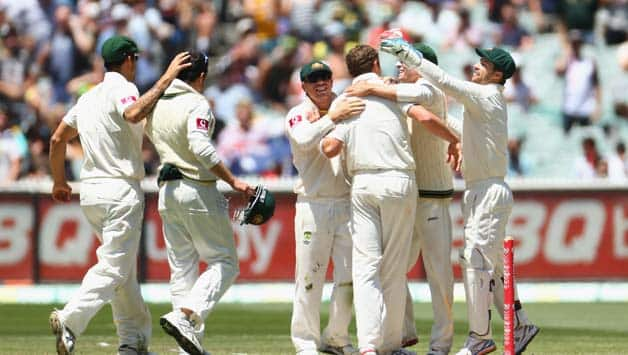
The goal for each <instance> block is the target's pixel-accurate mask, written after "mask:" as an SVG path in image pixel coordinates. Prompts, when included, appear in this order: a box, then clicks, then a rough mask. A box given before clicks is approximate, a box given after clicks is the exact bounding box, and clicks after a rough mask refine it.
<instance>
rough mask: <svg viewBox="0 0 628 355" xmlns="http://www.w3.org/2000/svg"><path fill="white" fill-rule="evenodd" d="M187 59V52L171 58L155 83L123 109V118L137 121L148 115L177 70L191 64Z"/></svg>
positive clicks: (174, 76) (188, 55)
mask: <svg viewBox="0 0 628 355" xmlns="http://www.w3.org/2000/svg"><path fill="white" fill-rule="evenodd" d="M189 59H190V54H189V53H188V52H181V53H179V54H177V55H176V56H175V57H174V59H172V62H170V65H169V66H168V69H166V72H165V73H164V75H162V76H161V78H159V80H157V82H156V83H155V85H153V87H152V88H150V90H148V91H147V92H146V93H145V94H144V95H142V96H140V98H139V99H138V100H137V101H136V102H134V103H133V104H132V105H130V106H129V107H127V108H126V109H125V110H124V114H123V116H124V119H125V120H127V121H129V122H132V123H137V122H139V121H141V120H143V119H144V118H145V117H146V116H148V114H149V113H150V112H151V111H152V110H153V107H155V104H156V103H157V100H159V98H160V97H161V95H163V93H164V91H166V89H167V88H168V86H170V83H172V81H173V80H174V79H175V78H176V77H177V75H179V72H180V71H181V70H183V69H185V68H187V67H189V66H190V65H192V63H190V61H189Z"/></svg>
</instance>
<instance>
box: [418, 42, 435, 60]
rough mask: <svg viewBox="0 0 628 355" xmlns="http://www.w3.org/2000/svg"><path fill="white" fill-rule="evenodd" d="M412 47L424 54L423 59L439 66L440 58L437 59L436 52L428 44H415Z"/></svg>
mask: <svg viewBox="0 0 628 355" xmlns="http://www.w3.org/2000/svg"><path fill="white" fill-rule="evenodd" d="M412 47H414V49H416V50H417V51H419V52H421V54H423V58H425V59H427V60H429V61H430V62H432V63H434V64H436V65H438V58H437V57H436V52H434V49H432V47H430V46H428V45H427V44H423V43H419V42H417V43H415V44H413V45H412Z"/></svg>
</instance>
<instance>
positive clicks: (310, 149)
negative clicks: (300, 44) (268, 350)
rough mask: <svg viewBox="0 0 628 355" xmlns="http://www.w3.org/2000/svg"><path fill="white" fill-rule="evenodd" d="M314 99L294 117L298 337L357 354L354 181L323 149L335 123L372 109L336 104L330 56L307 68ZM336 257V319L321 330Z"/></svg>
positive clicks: (304, 78) (313, 347)
mask: <svg viewBox="0 0 628 355" xmlns="http://www.w3.org/2000/svg"><path fill="white" fill-rule="evenodd" d="M300 77H301V83H302V84H301V85H302V87H303V91H304V92H305V94H306V95H307V98H306V99H305V100H304V101H303V102H302V103H300V104H299V105H297V106H295V107H293V108H292V109H291V110H290V111H289V112H288V115H287V116H286V124H285V129H286V135H287V136H288V139H289V141H290V147H291V150H292V156H293V162H294V166H295V167H296V168H297V171H298V172H299V178H298V179H297V182H296V184H295V189H294V191H295V193H296V194H297V203H296V215H295V218H294V230H295V244H296V268H295V295H294V303H293V310H292V324H291V327H290V328H291V331H290V333H291V336H292V343H293V344H294V347H295V349H296V352H297V354H303V355H305V354H313V355H316V354H318V351H317V349H318V350H319V351H321V352H325V353H330V354H337V355H343V354H353V353H355V352H356V350H355V349H354V348H353V346H351V339H350V338H349V324H350V323H351V315H352V312H351V310H352V304H353V288H352V287H353V284H352V282H351V248H352V246H351V233H350V231H349V220H350V201H349V192H350V190H349V184H348V183H347V181H346V178H345V176H344V174H343V172H342V169H340V162H339V158H338V157H336V158H332V159H327V158H326V157H325V156H324V155H323V154H321V152H320V150H319V149H318V145H319V143H320V140H321V139H322V138H323V136H324V135H325V134H327V133H328V132H329V131H331V130H332V129H333V128H334V126H335V122H338V121H339V120H342V119H344V118H347V117H350V116H353V115H356V114H358V113H360V112H362V110H363V109H364V103H363V102H362V100H360V99H358V98H347V99H345V100H343V101H341V102H339V103H338V104H337V105H336V106H335V109H334V110H331V111H328V110H329V107H330V106H331V103H332V101H333V100H334V99H335V97H336V94H334V93H333V92H332V90H331V88H332V83H333V81H332V72H331V69H330V68H329V66H328V65H327V64H325V63H324V62H322V61H312V62H310V63H308V64H306V65H304V66H303V67H302V68H301V72H300ZM330 256H331V258H332V259H333V263H334V274H333V275H334V289H333V291H332V295H331V303H330V306H329V323H328V325H327V328H325V330H324V331H323V336H322V339H321V336H320V314H319V309H320V303H321V296H322V292H323V286H324V284H325V274H326V273H327V265H328V263H329V258H330Z"/></svg>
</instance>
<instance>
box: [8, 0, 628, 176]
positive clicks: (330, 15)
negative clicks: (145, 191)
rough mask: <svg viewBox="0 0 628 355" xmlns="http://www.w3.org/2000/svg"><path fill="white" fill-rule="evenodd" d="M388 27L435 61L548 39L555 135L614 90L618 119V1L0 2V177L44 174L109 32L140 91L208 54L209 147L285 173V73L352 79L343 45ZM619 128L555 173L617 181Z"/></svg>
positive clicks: (524, 99) (288, 93)
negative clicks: (132, 51)
mask: <svg viewBox="0 0 628 355" xmlns="http://www.w3.org/2000/svg"><path fill="white" fill-rule="evenodd" d="M478 9H480V10H478ZM521 19H529V21H521ZM390 28H400V29H401V30H402V31H403V34H404V37H406V38H407V39H408V40H411V41H424V42H426V43H428V44H430V45H432V46H433V47H434V48H436V49H437V52H438V55H439V57H440V56H441V54H443V55H446V54H448V53H449V54H451V55H454V56H455V55H456V54H457V53H469V52H471V53H472V48H473V47H477V46H495V45H499V46H505V47H508V48H510V49H512V50H513V51H514V52H515V53H517V55H525V53H526V51H528V50H529V48H532V47H533V46H534V43H535V41H536V39H537V38H539V36H543V35H545V34H548V33H549V34H552V35H555V36H557V37H559V39H560V42H559V43H560V44H561V50H560V51H561V53H562V55H561V56H560V58H557V61H556V63H551V64H549V65H548V66H547V73H546V75H547V76H552V77H556V78H561V80H562V81H563V85H564V90H563V94H562V95H563V100H562V102H561V103H556V105H559V106H560V115H561V117H560V121H561V122H562V127H561V128H562V130H563V131H564V134H569V132H570V130H571V129H572V127H574V126H588V125H598V124H600V123H599V122H601V121H600V116H601V115H602V114H603V111H602V109H601V108H602V107H601V105H602V98H603V95H610V96H612V97H613V98H612V105H613V111H612V115H613V119H617V120H623V121H627V122H628V108H627V101H628V95H626V92H628V74H627V73H628V43H627V42H626V40H627V36H626V30H627V28H628V2H627V0H491V1H488V2H483V1H480V0H425V1H402V0H380V1H376V0H347V1H337V0H332V1H321V0H213V1H212V0H124V1H122V0H102V1H94V0H19V1H17V0H0V185H7V184H10V183H11V182H12V181H15V180H17V179H20V178H46V177H48V176H49V166H48V140H49V137H50V134H51V132H52V131H53V130H54V128H55V127H56V125H57V124H58V122H59V121H60V120H61V118H62V117H63V115H64V114H65V112H66V111H67V110H68V108H69V107H71V105H72V104H73V103H74V102H75V101H76V99H77V98H78V97H79V96H80V95H81V94H83V93H85V92H86V91H87V90H89V89H90V88H91V87H93V86H94V85H95V84H97V83H98V82H100V81H101V80H102V78H103V75H104V68H103V63H102V61H101V59H100V53H99V50H100V47H101V45H102V43H103V42H104V41H105V40H106V39H107V38H108V37H110V36H111V35H113V34H124V35H127V36H129V37H131V38H132V39H134V40H135V41H136V43H138V45H139V47H140V49H141V54H140V57H139V61H138V69H137V76H136V84H137V86H138V88H139V90H140V92H143V91H145V90H147V89H148V88H150V87H151V86H152V84H153V83H154V82H155V81H156V80H157V79H158V78H159V76H160V75H161V73H162V72H163V70H164V69H165V66H166V65H167V63H169V61H170V59H171V58H172V57H173V56H174V55H175V54H176V53H178V52H180V51H183V50H196V51H202V52H205V53H207V54H208V55H209V56H210V58H211V60H210V80H208V84H207V85H208V87H207V88H206V90H205V91H204V94H205V96H206V97H207V98H208V100H209V101H210V103H211V104H212V107H213V111H214V113H215V116H216V118H217V124H216V130H215V132H214V137H213V139H214V141H215V144H216V147H217V149H218V152H219V154H220V156H221V157H222V158H223V159H224V161H225V163H226V164H227V165H228V166H229V167H230V168H231V169H232V170H233V171H234V172H235V173H237V174H240V175H259V176H264V177H268V178H272V177H282V176H293V175H294V174H295V171H294V168H293V166H292V162H291V156H290V150H289V146H288V143H287V140H286V137H285V136H284V115H285V114H286V112H287V111H288V109H289V108H290V107H292V106H294V105H296V104H297V103H299V102H300V101H301V100H302V99H303V97H304V94H303V91H302V89H301V83H300V81H299V76H298V70H299V69H300V67H301V66H302V65H303V64H305V63H307V62H309V61H310V60H312V59H314V58H316V59H323V60H325V61H326V62H327V63H329V65H330V67H331V68H332V70H333V73H334V76H333V79H334V91H335V92H336V93H340V92H341V91H342V90H343V89H344V88H345V87H346V86H347V85H348V84H349V83H350V80H351V79H350V75H349V73H348V71H347V68H346V66H345V63H344V54H345V53H346V51H347V50H348V49H350V48H351V46H353V45H354V44H356V43H368V44H371V45H373V46H375V47H376V48H377V46H378V42H379V35H380V34H381V33H382V32H383V31H385V30H387V29H390ZM598 45H603V46H605V47H608V48H612V50H613V53H617V54H616V55H617V61H614V63H616V65H618V66H619V67H620V72H621V73H622V75H621V76H620V77H619V78H617V80H616V81H615V82H614V83H612V87H611V84H610V83H603V82H601V80H600V75H599V71H600V70H604V68H600V67H599V66H598V65H597V64H596V60H595V58H592V57H591V56H587V55H586V53H583V51H582V50H581V48H583V46H598ZM517 58H518V57H517ZM517 58H515V59H517ZM382 63H383V64H386V60H384V58H382ZM388 65H389V67H390V68H394V62H392V63H388ZM459 69H460V75H459V76H460V77H463V75H470V71H471V70H472V68H471V66H470V65H469V64H465V63H463V65H461V67H460V68H459ZM393 70H394V69H393ZM523 70H525V67H524V66H523V65H520V66H519V70H518V72H517V73H516V74H515V75H514V76H513V78H512V79H511V80H509V82H508V83H507V86H506V89H505V93H506V95H507V97H508V99H509V100H510V102H511V105H512V106H513V107H515V106H516V107H517V108H516V110H519V111H522V112H526V111H528V110H531V109H532V108H533V107H534V106H535V105H537V104H538V102H539V101H540V100H542V99H543V98H540V97H537V96H536V95H535V92H534V87H533V86H532V85H530V84H529V83H527V82H526V80H525V78H526V76H525V75H524V74H525V72H522V71H523ZM389 75H394V71H393V72H389ZM452 110H454V111H455V104H454V103H452ZM609 129H612V125H611V128H609ZM627 138H628V137H622V136H621V135H619V136H617V135H616V136H615V137H614V138H613V142H612V144H613V145H614V147H615V148H616V149H614V151H613V152H612V154H608V155H607V156H602V155H601V154H600V152H599V151H597V150H596V142H595V139H593V138H591V137H585V138H584V139H583V141H582V156H581V157H578V158H577V159H576V161H574V169H573V174H571V173H570V174H568V175H565V176H562V177H569V176H572V177H573V176H578V177H585V176H586V177H588V176H591V177H595V176H598V177H600V176H609V177H612V178H613V179H619V178H621V179H626V175H627V174H628V173H627V166H628V165H627V160H626V155H625V145H624V141H626V140H628V139H627ZM558 139H560V137H558ZM591 141H592V143H591ZM524 144H526V137H525V136H518V137H517V136H513V138H512V139H511V142H510V144H509V150H510V161H511V166H510V174H511V175H512V176H526V175H527V171H528V170H529V169H530V167H529V165H530V164H529V162H526V159H525V157H522V156H521V155H520V151H521V147H522V145H524ZM592 152H593V153H592ZM144 158H145V167H146V172H147V175H154V174H155V173H156V170H157V167H158V160H157V155H156V153H155V151H154V149H153V147H152V146H151V144H150V142H148V141H145V144H144ZM81 159H82V152H81V147H80V144H79V142H74V143H73V144H71V145H69V146H68V161H67V173H68V175H69V176H70V177H71V178H72V179H76V178H77V177H78V172H79V171H80V165H81Z"/></svg>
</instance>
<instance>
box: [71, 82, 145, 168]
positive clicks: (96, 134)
mask: <svg viewBox="0 0 628 355" xmlns="http://www.w3.org/2000/svg"><path fill="white" fill-rule="evenodd" d="M139 96H140V95H139V92H138V90H137V87H136V86H135V84H133V83H131V82H129V81H127V80H126V79H125V78H124V77H123V76H122V75H120V74H119V73H116V72H107V73H105V78H104V80H103V81H102V82H101V83H100V84H98V85H96V86H95V87H94V88H92V89H91V90H89V91H88V92H86V93H85V94H84V95H83V96H81V97H80V98H79V100H78V102H77V103H76V105H74V106H73V107H72V108H71V109H70V111H68V113H67V114H66V115H65V117H63V122H65V123H66V124H67V125H68V126H70V127H72V128H75V129H76V130H77V131H78V134H79V137H80V139H81V146H82V147H83V151H84V154H85V158H84V160H83V167H82V168H81V180H86V179H91V178H124V179H133V180H141V179H142V178H144V160H143V159H142V136H143V135H144V122H139V123H129V122H127V121H126V120H125V119H124V116H123V114H124V110H125V109H126V108H127V107H128V106H130V105H131V104H133V103H134V102H135V101H137V99H138V98H139Z"/></svg>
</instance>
